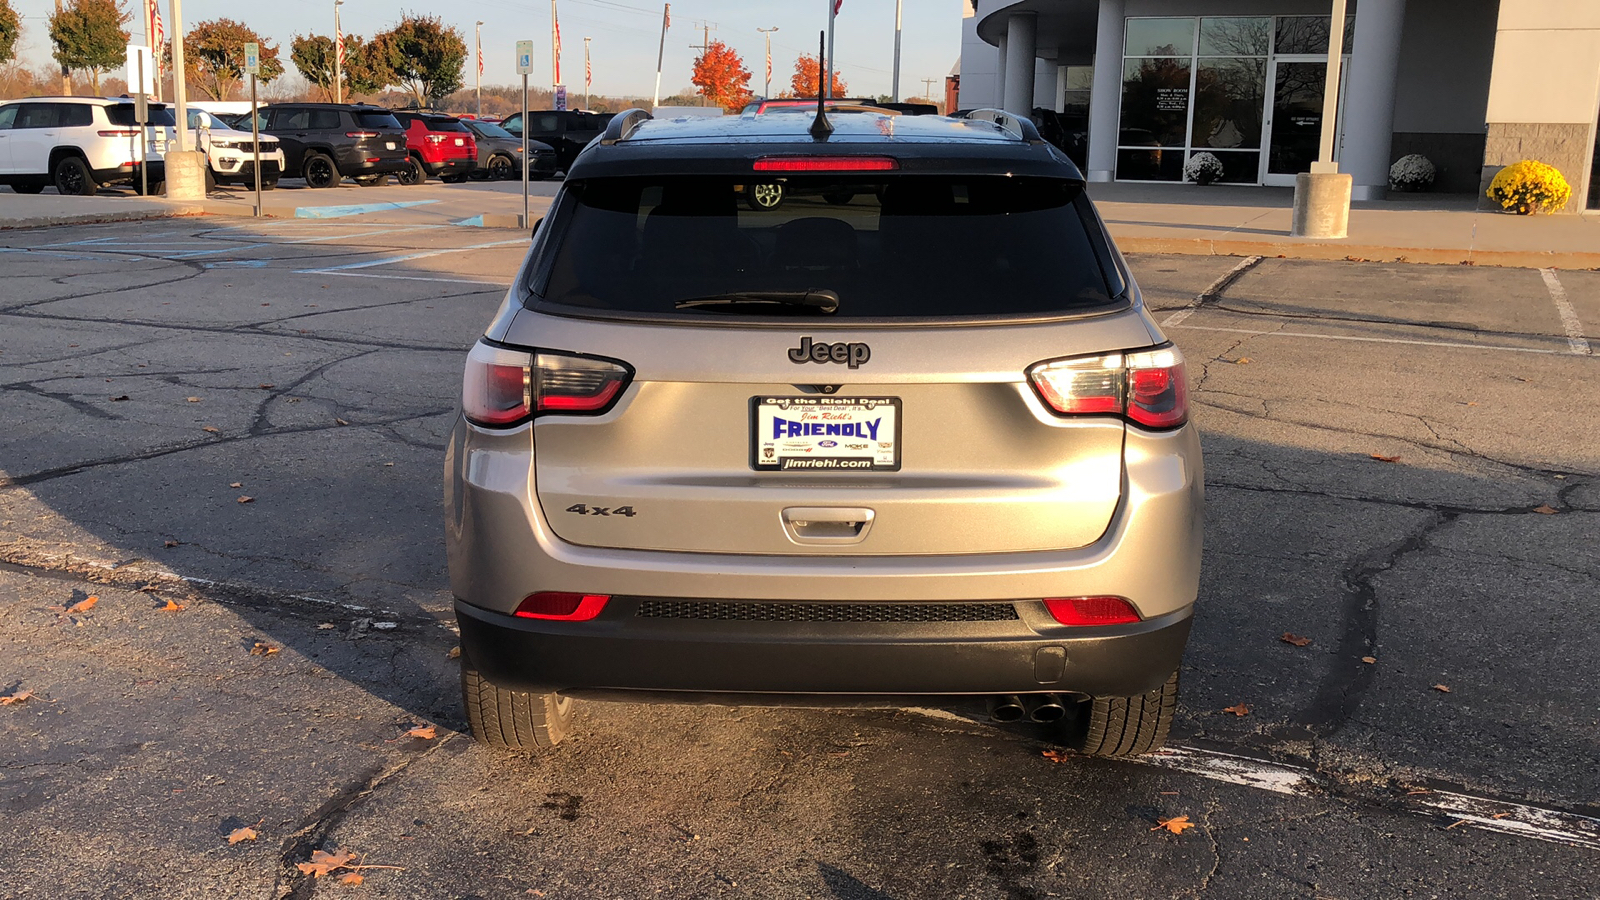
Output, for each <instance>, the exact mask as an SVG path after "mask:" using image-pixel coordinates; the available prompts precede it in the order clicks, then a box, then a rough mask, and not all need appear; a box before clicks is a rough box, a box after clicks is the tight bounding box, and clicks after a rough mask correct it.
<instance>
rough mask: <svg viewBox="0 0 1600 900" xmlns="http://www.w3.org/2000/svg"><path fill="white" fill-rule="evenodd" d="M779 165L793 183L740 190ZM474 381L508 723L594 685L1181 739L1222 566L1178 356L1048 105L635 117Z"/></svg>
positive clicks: (486, 610)
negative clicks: (1056, 140) (1182, 695)
mask: <svg viewBox="0 0 1600 900" xmlns="http://www.w3.org/2000/svg"><path fill="white" fill-rule="evenodd" d="M808 123H809V124H810V127H809V128H808ZM773 184H777V185H782V186H783V187H784V189H785V195H786V196H787V197H788V198H790V199H788V200H787V201H786V202H785V203H784V204H783V206H782V207H781V209H761V208H753V207H752V206H751V205H749V204H747V203H744V202H742V199H741V198H742V196H743V195H744V194H746V193H748V192H750V191H752V190H753V189H755V188H756V187H758V186H762V185H773ZM462 407H463V409H462V413H461V416H460V417H459V419H458V421H457V422H456V425H455V428H454V431H453V432H452V434H451V437H450V441H449V448H448V451H447V454H446V460H445V513H446V515H445V518H446V535H447V544H448V553H449V561H450V576H451V587H452V589H453V591H454V594H455V597H456V606H455V608H456V617H457V621H458V622H459V624H460V629H461V650H462V657H461V678H462V688H463V694H464V699H465V704H466V711H467V715H468V718H469V720H470V723H471V726H472V730H473V733H474V734H475V735H476V736H477V737H478V738H479V739H480V740H483V741H486V742H488V743H490V744H493V745H498V746H505V747H518V748H535V747H549V746H553V745H555V744H556V743H558V742H559V741H560V740H561V739H562V737H563V735H564V733H565V732H566V731H567V729H568V727H569V722H570V716H571V714H572V704H573V700H574V698H578V699H583V698H592V699H597V700H604V699H622V700H630V701H638V700H661V701H691V702H709V703H720V704H728V705H750V704H795V705H806V706H815V705H846V706H850V705H882V704H885V703H889V704H895V703H900V704H916V705H922V706H926V705H939V706H960V705H963V704H970V705H972V706H974V707H976V706H978V705H979V704H982V705H984V706H985V707H986V708H987V711H988V714H989V715H990V716H991V717H992V718H994V719H996V720H999V721H1018V720H1024V719H1030V720H1032V721H1035V722H1042V723H1051V724H1052V727H1053V728H1054V729H1057V735H1058V737H1059V738H1060V739H1061V740H1062V741H1063V742H1064V743H1066V744H1067V745H1068V746H1071V747H1074V748H1076V749H1078V750H1079V751H1081V752H1083V753H1087V754H1093V755H1101V756H1125V755H1130V754H1136V753H1142V752H1145V751H1148V750H1151V749H1154V748H1156V747H1159V746H1160V745H1161V744H1162V742H1163V741H1164V740H1165V738H1166V734H1167V729H1168V726H1169V725H1170V723H1171V720H1172V716H1173V711H1174V707H1175V704H1176V698H1177V687H1178V674H1177V673H1178V668H1179V662H1180V659H1181V657H1182V654H1183V649H1184V646H1185V643H1186V642H1187V639H1188V634H1189V626H1190V621H1191V617H1192V614H1193V610H1194V603H1195V597H1196V593H1197V590H1198V584H1199V576H1200V544H1201V530H1202V471H1201V457H1200V442H1199V437H1198V435H1197V434H1196V432H1195V428H1194V426H1193V425H1192V424H1190V423H1189V421H1188V401H1187V386H1186V380H1185V373H1184V365H1183V358H1182V356H1181V355H1180V354H1179V353H1178V351H1177V349H1176V348H1174V347H1173V346H1172V344H1171V343H1169V342H1168V341H1167V339H1166V338H1165V337H1164V336H1163V335H1162V334H1161V332H1160V330H1159V329H1158V328H1157V326H1156V324H1155V322H1154V321H1153V320H1152V319H1151V317H1150V315H1149V314H1148V313H1147V312H1146V310H1145V309H1144V306H1143V304H1142V302H1141V300H1140V296H1139V289H1138V287H1137V286H1136V285H1135V283H1134V281H1133V278H1132V276H1131V274H1130V273H1129V272H1128V269H1127V266H1126V264H1125V263H1124V261H1123V260H1122V258H1121V256H1120V254H1119V253H1118V252H1117V251H1116V249H1115V247H1114V246H1113V245H1112V243H1111V240H1110V238H1109V237H1108V235H1107V233H1106V230H1105V227H1104V226H1103V224H1102V223H1101V221H1100V218H1099V216H1098V215H1097V214H1096V212H1095V209H1094V206H1093V205H1092V204H1091V203H1090V202H1089V198H1088V197H1087V196H1086V195H1085V193H1084V182H1083V178H1082V176H1081V175H1080V174H1079V172H1078V170H1077V168H1076V167H1075V166H1074V165H1073V164H1072V162H1071V161H1070V160H1068V159H1067V157H1066V156H1065V155H1064V154H1062V152H1061V151H1060V150H1058V149H1057V148H1055V147H1053V146H1051V145H1050V144H1048V143H1046V142H1044V141H1043V140H1041V139H1040V138H1039V135H1038V132H1037V131H1036V130H1035V129H1034V127H1033V125H1032V124H1031V123H1029V122H1028V121H1026V120H1022V119H1017V118H1015V117H1013V116H1010V115H1008V114H1005V113H1001V112H998V111H994V110H983V111H978V112H975V113H972V114H970V115H969V116H967V117H966V118H963V119H950V118H942V117H935V116H919V117H900V116H895V115H893V114H879V113H875V112H858V113H835V114H832V116H831V122H830V121H828V120H827V119H822V118H821V117H820V116H819V117H818V119H817V121H815V122H812V121H811V117H810V116H798V115H793V116H744V117H728V118H723V119H693V120H678V121H671V122H668V121H651V120H649V116H648V115H647V114H646V113H644V112H643V111H634V112H630V113H626V114H624V115H622V116H619V117H617V119H615V120H613V121H612V122H611V124H610V126H609V127H608V129H607V131H606V132H605V134H604V135H603V136H602V138H601V139H600V140H599V141H597V142H595V143H594V144H593V145H591V146H590V147H589V148H588V149H587V150H585V151H584V152H583V154H582V155H581V156H579V157H578V159H577V161H576V162H575V163H574V164H573V166H572V170H571V172H570V173H569V177H568V178H567V180H566V182H565V184H564V185H563V186H562V189H561V191H560V193H559V194H558V195H557V197H556V198H555V201H554V203H553V205H552V207H551V211H550V213H549V215H548V216H547V217H546V218H545V219H544V220H543V221H542V222H541V223H540V225H539V227H538V228H537V229H536V231H535V234H534V240H533V246H532V248H531V250H530V252H529V254H528V256H527V259H526V261H525V262H524V264H523V266H522V269H521V271H520V272H519V273H518V274H517V277H516V280H515V284H514V286H513V287H512V288H511V290H510V291H509V293H508V294H507V296H506V298H505V301H504V303H503V305H502V307H501V309H500V312H499V314H498V315H497V316H496V317H495V319H494V321H493V323H492V324H491V325H490V326H489V328H488V330H487V332H486V333H485V334H484V336H483V338H482V339H481V340H480V341H479V342H478V343H477V345H476V346H475V347H473V349H472V351H471V353H470V354H469V355H468V359H467V365H466V373H465V378H464V385H463V390H462Z"/></svg>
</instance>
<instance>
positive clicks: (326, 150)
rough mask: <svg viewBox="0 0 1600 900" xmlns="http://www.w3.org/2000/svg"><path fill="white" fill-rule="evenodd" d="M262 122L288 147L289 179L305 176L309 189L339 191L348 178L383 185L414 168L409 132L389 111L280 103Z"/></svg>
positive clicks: (265, 112)
mask: <svg viewBox="0 0 1600 900" xmlns="http://www.w3.org/2000/svg"><path fill="white" fill-rule="evenodd" d="M260 118H261V122H260V127H261V130H262V131H263V132H265V133H267V134H271V135H272V136H273V137H276V138H277V139H278V144H279V146H281V147H282V148H283V160H284V169H283V171H284V175H285V176H287V177H290V178H304V179H305V181H306V187H314V188H331V187H337V186H338V185H339V182H341V181H343V180H344V179H346V178H352V179H354V180H355V181H356V183H358V184H377V183H380V182H382V181H383V180H384V176H386V175H395V174H399V173H400V172H402V171H404V170H405V169H406V168H407V167H408V166H409V165H410V163H409V162H408V160H409V157H408V156H407V154H406V132H405V129H404V128H401V127H400V123H399V122H398V121H396V120H395V117H394V116H393V115H391V114H390V113H389V111H388V110H386V109H379V108H377V107H375V106H351V105H345V104H338V103H274V104H272V105H271V106H267V107H264V108H263V109H262V110H261V113H260ZM248 121H249V119H248V117H247V118H246V122H248Z"/></svg>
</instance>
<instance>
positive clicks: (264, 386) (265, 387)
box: [256, 383, 277, 391]
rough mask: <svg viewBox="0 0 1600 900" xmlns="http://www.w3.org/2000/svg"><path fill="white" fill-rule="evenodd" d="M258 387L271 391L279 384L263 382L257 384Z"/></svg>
mask: <svg viewBox="0 0 1600 900" xmlns="http://www.w3.org/2000/svg"><path fill="white" fill-rule="evenodd" d="M256 387H258V388H261V389H262V390H263V391H270V390H272V389H273V388H275V387H277V385H275V384H266V383H262V384H258V385H256Z"/></svg>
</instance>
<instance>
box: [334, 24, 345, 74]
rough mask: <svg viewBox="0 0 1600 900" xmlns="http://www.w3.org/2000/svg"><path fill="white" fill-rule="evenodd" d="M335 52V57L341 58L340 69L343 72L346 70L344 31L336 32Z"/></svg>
mask: <svg viewBox="0 0 1600 900" xmlns="http://www.w3.org/2000/svg"><path fill="white" fill-rule="evenodd" d="M333 52H334V54H335V55H337V56H338V57H339V69H340V71H343V70H344V68H345V62H344V32H342V31H335V32H334V33H333Z"/></svg>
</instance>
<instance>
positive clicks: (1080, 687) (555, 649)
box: [456, 597, 1193, 697]
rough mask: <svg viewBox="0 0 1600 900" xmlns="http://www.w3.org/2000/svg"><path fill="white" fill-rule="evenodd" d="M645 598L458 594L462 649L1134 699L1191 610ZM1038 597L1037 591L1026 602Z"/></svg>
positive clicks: (855, 686) (510, 674)
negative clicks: (848, 608)
mask: <svg viewBox="0 0 1600 900" xmlns="http://www.w3.org/2000/svg"><path fill="white" fill-rule="evenodd" d="M640 602H641V601H640V599H639V598H621V597H619V598H616V599H614V600H613V601H612V602H611V604H610V605H609V606H608V608H607V610H606V614H605V615H603V616H602V617H601V618H599V619H596V620H594V621H591V622H551V621H541V620H533V619H519V618H516V617H513V616H508V615H505V614H502V613H495V612H490V611H487V610H483V609H479V608H477V607H474V606H471V605H469V604H466V603H463V602H461V601H459V600H458V601H457V602H456V620H457V622H459V624H460V627H461V651H462V654H463V655H464V657H465V658H466V660H467V661H468V662H469V663H470V664H471V665H472V666H473V667H474V668H476V669H477V670H478V671H479V672H481V673H482V674H483V675H484V676H485V677H486V678H488V679H489V680H490V681H493V682H495V683H496V684H500V685H502V686H505V687H514V688H519V689H523V690H535V691H559V692H564V693H576V694H584V693H599V692H624V693H633V692H639V693H641V695H644V696H648V692H684V693H691V694H783V695H793V694H801V695H805V694H812V695H828V694H841V695H863V696H933V695H946V696H948V695H966V694H1005V693H1025V692H1026V693H1037V692H1058V693H1071V694H1083V695H1088V696H1097V697H1128V696H1134V695H1137V694H1142V693H1144V692H1146V691H1150V690H1154V689H1156V688H1158V687H1160V686H1161V685H1162V684H1163V683H1165V682H1166V680H1167V678H1168V677H1169V676H1170V675H1171V674H1172V673H1173V671H1175V670H1176V669H1177V667H1178V663H1179V662H1180V660H1181V659H1182V656H1183V649H1184V645H1185V644H1186V643H1187V642H1188V637H1189V627H1190V624H1191V622H1192V618H1193V617H1192V611H1191V610H1189V609H1185V610H1182V611H1180V612H1177V613H1173V614H1170V615H1166V616H1160V617H1156V618H1153V619H1148V620H1146V621H1143V622H1138V623H1134V624H1131V625H1117V626H1109V627H1104V628H1084V629H1071V630H1070V631H1068V630H1066V629H1062V628H1047V629H1040V630H1036V629H1034V628H1033V627H1031V626H1030V624H1029V622H1034V621H1037V619H1036V618H1035V617H1033V616H1031V615H1024V616H1023V618H1022V619H1021V620H1018V621H1011V622H965V623H937V624H910V625H908V624H903V623H869V624H859V623H827V624H816V623H790V622H709V621H699V620H695V621H662V620H656V619H649V618H640V617H637V616H635V615H634V611H635V610H636V609H637V606H638V604H639V603H640ZM1027 603H1038V601H1021V602H1019V607H1020V606H1023V605H1024V604H1027ZM1040 605H1041V608H1042V604H1040ZM1024 612H1026V610H1024Z"/></svg>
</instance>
